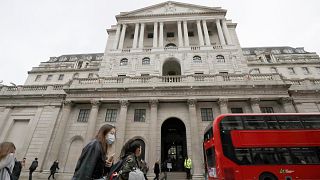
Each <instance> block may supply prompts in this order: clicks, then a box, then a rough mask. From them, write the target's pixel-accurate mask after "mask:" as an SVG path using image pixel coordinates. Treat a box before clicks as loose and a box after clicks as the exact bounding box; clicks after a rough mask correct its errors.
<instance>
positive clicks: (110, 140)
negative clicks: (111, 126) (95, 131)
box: [106, 134, 116, 145]
mask: <svg viewBox="0 0 320 180" xmlns="http://www.w3.org/2000/svg"><path fill="white" fill-rule="evenodd" d="M106 140H107V143H108V144H110V145H111V144H113V142H114V141H115V140H116V137H115V136H114V134H108V135H107V137H106Z"/></svg>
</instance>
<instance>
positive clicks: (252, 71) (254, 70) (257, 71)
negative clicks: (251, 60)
mask: <svg viewBox="0 0 320 180" xmlns="http://www.w3.org/2000/svg"><path fill="white" fill-rule="evenodd" d="M249 74H260V69H259V68H255V69H251V70H250V71H249Z"/></svg>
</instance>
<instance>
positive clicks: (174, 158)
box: [161, 118, 187, 171]
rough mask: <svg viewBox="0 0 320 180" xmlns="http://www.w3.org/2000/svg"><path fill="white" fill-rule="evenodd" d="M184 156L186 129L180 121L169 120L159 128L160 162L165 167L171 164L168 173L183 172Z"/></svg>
mask: <svg viewBox="0 0 320 180" xmlns="http://www.w3.org/2000/svg"><path fill="white" fill-rule="evenodd" d="M186 155H187V138H186V127H185V125H184V123H183V122H182V121H181V120H180V119H178V118H169V119H167V120H166V121H165V122H164V123H163V124H162V126H161V162H162V163H165V165H164V166H165V167H167V163H168V162H169V163H171V166H172V168H171V169H170V171H183V162H184V157H185V156H186ZM166 170H167V171H168V170H169V169H166Z"/></svg>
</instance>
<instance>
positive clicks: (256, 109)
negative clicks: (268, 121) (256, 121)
mask: <svg viewBox="0 0 320 180" xmlns="http://www.w3.org/2000/svg"><path fill="white" fill-rule="evenodd" d="M259 102H260V99H259V98H251V99H250V103H251V109H252V112H253V113H261V109H260V106H259Z"/></svg>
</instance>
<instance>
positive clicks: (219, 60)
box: [216, 55, 226, 63]
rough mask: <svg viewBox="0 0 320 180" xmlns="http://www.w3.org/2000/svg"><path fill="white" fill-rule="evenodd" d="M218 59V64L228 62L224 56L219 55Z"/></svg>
mask: <svg viewBox="0 0 320 180" xmlns="http://www.w3.org/2000/svg"><path fill="white" fill-rule="evenodd" d="M216 59H217V62H219V63H224V62H226V60H225V59H224V56H222V55H217V56H216Z"/></svg>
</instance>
